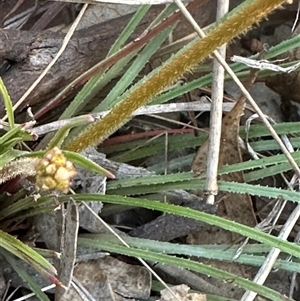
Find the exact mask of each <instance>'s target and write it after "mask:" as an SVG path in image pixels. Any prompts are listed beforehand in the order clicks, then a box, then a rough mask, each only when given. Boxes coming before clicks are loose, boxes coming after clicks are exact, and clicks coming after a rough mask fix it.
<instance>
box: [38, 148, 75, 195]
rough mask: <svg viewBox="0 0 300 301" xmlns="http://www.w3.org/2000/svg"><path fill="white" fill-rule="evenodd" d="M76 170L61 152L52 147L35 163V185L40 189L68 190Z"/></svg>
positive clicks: (65, 191)
mask: <svg viewBox="0 0 300 301" xmlns="http://www.w3.org/2000/svg"><path fill="white" fill-rule="evenodd" d="M75 174H76V170H75V167H74V165H73V163H72V162H70V161H68V160H67V158H66V157H65V156H64V154H63V152H62V151H61V150H60V149H59V148H58V147H54V148H53V149H51V150H50V151H48V152H47V153H46V154H45V156H44V158H42V159H39V160H38V162H37V165H36V187H37V189H42V190H52V189H57V190H60V191H62V192H64V193H67V192H68V191H69V187H70V183H71V180H72V178H73V177H74V176H75Z"/></svg>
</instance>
